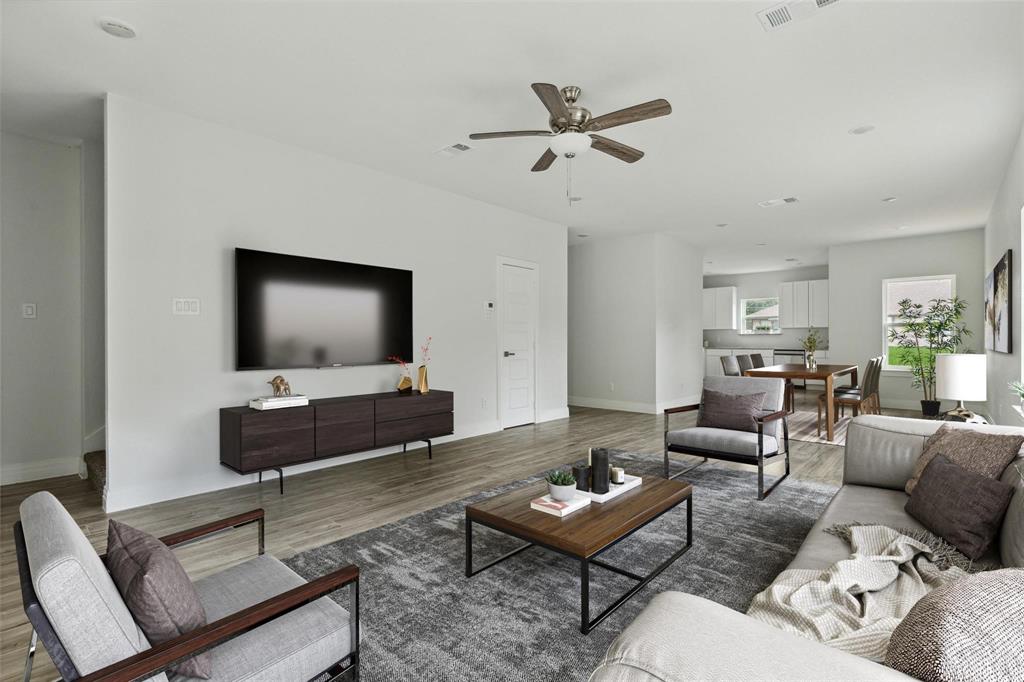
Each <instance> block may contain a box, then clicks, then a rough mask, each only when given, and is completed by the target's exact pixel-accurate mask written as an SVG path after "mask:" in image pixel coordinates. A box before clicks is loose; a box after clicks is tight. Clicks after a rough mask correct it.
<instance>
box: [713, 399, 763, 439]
mask: <svg viewBox="0 0 1024 682" xmlns="http://www.w3.org/2000/svg"><path fill="white" fill-rule="evenodd" d="M764 396H765V394H764V393H748V394H746V395H733V394H732V393H722V392H720V391H712V390H710V389H704V396H703V397H702V398H701V403H700V415H699V416H698V417H697V426H706V427H710V428H715V429H730V430H732V431H755V432H756V431H757V418H758V417H760V416H761V405H763V404H764Z"/></svg>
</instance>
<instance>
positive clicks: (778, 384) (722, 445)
mask: <svg viewBox="0 0 1024 682" xmlns="http://www.w3.org/2000/svg"><path fill="white" fill-rule="evenodd" d="M785 387H786V382H785V381H783V380H782V379H771V378H761V377H713V376H707V377H704V390H712V391H718V392H720V393H728V394H731V395H750V394H752V393H764V394H765V395H764V402H763V403H762V406H761V412H762V416H761V417H759V418H757V419H756V420H755V422H756V423H755V426H756V429H757V430H756V431H733V430H731V429H719V428H711V427H705V426H693V427H690V428H686V429H678V430H674V431H673V430H670V429H669V417H670V416H671V415H673V414H678V413H680V412H691V411H693V410H699V409H700V408H701V405H699V404H698V405H686V406H684V407H670V408H668V409H666V410H665V478H676V477H678V476H682V475H683V474H685V473H687V472H688V471H691V470H692V469H693V468H694V467H690V468H689V469H686V470H685V471H680V472H679V473H677V474H671V475H670V472H669V457H668V455H669V453H670V452H675V453H679V454H683V455H696V456H698V457H703V458H704V462H707V461H708V459H721V460H725V461H727V462H739V463H741V464H751V465H754V466H756V467H757V499H759V500H763V499H764V498H765V497H766V496H767V495H768V494H769V493H771V491H772V490H774V489H775V487H776V486H778V485H779V484H780V483H782V482H783V481H784V480H786V477H787V476H789V425H788V424H787V422H786V411H785V409H784V408H783V403H784V399H785ZM701 403H703V397H702V398H701ZM778 455H785V459H786V473H785V474H783V475H782V477H781V478H779V479H778V480H776V481H775V482H774V483H772V485H771V486H770V487H769V488H768V489H767V490H765V488H764V462H765V460H766V459H771V458H773V457H776V456H778ZM700 464H703V462H701V463H699V464H696V465H695V466H700Z"/></svg>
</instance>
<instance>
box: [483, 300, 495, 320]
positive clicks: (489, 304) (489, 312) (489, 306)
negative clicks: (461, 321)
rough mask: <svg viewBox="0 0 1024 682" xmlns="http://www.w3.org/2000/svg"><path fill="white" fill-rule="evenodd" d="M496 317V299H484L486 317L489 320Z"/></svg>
mask: <svg viewBox="0 0 1024 682" xmlns="http://www.w3.org/2000/svg"><path fill="white" fill-rule="evenodd" d="M492 317H494V301H484V319H485V320H489V319H491V318H492Z"/></svg>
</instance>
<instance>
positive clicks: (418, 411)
mask: <svg viewBox="0 0 1024 682" xmlns="http://www.w3.org/2000/svg"><path fill="white" fill-rule="evenodd" d="M452 396H453V394H452V393H451V392H449V391H430V392H429V393H426V394H422V395H421V394H419V393H410V394H408V395H397V394H396V395H395V396H394V397H388V398H383V399H380V400H377V401H376V402H377V422H378V423H380V422H386V421H392V420H394V419H409V418H411V417H423V416H426V415H428V414H441V413H443V412H451V411H453V410H454V408H455V406H454V403H455V401H454V400H452Z"/></svg>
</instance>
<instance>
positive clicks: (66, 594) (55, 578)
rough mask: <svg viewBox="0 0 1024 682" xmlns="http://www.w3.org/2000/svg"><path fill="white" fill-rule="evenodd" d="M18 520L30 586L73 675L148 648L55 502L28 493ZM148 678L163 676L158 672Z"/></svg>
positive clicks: (82, 536)
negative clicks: (72, 664)
mask: <svg viewBox="0 0 1024 682" xmlns="http://www.w3.org/2000/svg"><path fill="white" fill-rule="evenodd" d="M20 516H21V524H22V529H23V531H24V533H25V547H26V550H27V553H28V564H29V570H30V571H31V572H32V586H33V588H34V589H35V591H36V594H37V595H38V598H39V603H40V605H41V606H42V607H43V611H44V612H45V613H46V617H47V619H48V620H49V621H50V624H51V625H52V626H53V630H54V632H55V633H56V634H57V636H58V637H59V638H60V641H61V643H62V644H63V645H64V648H65V650H66V651H67V654H68V656H69V657H70V658H71V661H72V662H73V663H74V665H75V668H77V670H78V672H79V673H80V674H82V675H85V674H88V673H91V672H95V671H97V670H99V669H101V668H105V667H106V666H108V665H111V664H113V663H117V662H118V661H120V660H123V659H125V658H128V657H130V656H134V655H135V654H137V653H139V652H140V651H144V650H146V649H149V648H150V647H149V642H148V641H147V640H146V637H145V635H144V634H143V633H142V630H140V629H139V626H138V625H136V624H135V620H134V619H133V618H132V614H131V612H130V611H129V610H128V607H127V606H126V605H125V603H124V601H123V600H122V599H121V594H120V593H119V592H118V591H117V587H116V586H115V585H114V581H113V580H111V578H110V574H109V573H107V569H106V567H105V566H104V565H103V562H102V561H101V560H100V557H99V554H97V553H96V550H95V549H93V547H92V544H91V543H90V542H89V540H88V539H87V538H86V537H85V534H83V533H82V531H81V529H80V528H79V527H78V524H77V523H75V521H74V519H72V518H71V515H70V514H68V512H67V510H65V509H64V507H63V506H62V505H61V503H60V502H58V501H57V498H56V497H54V496H53V495H51V494H50V493H48V492H38V493H36V494H34V495H31V496H30V497H28V498H26V499H25V500H24V501H23V502H22V503H21V507H20ZM153 679H158V680H166V679H167V678H166V676H165V675H164V674H163V673H160V674H159V675H157V676H155V677H154V678H153Z"/></svg>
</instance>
